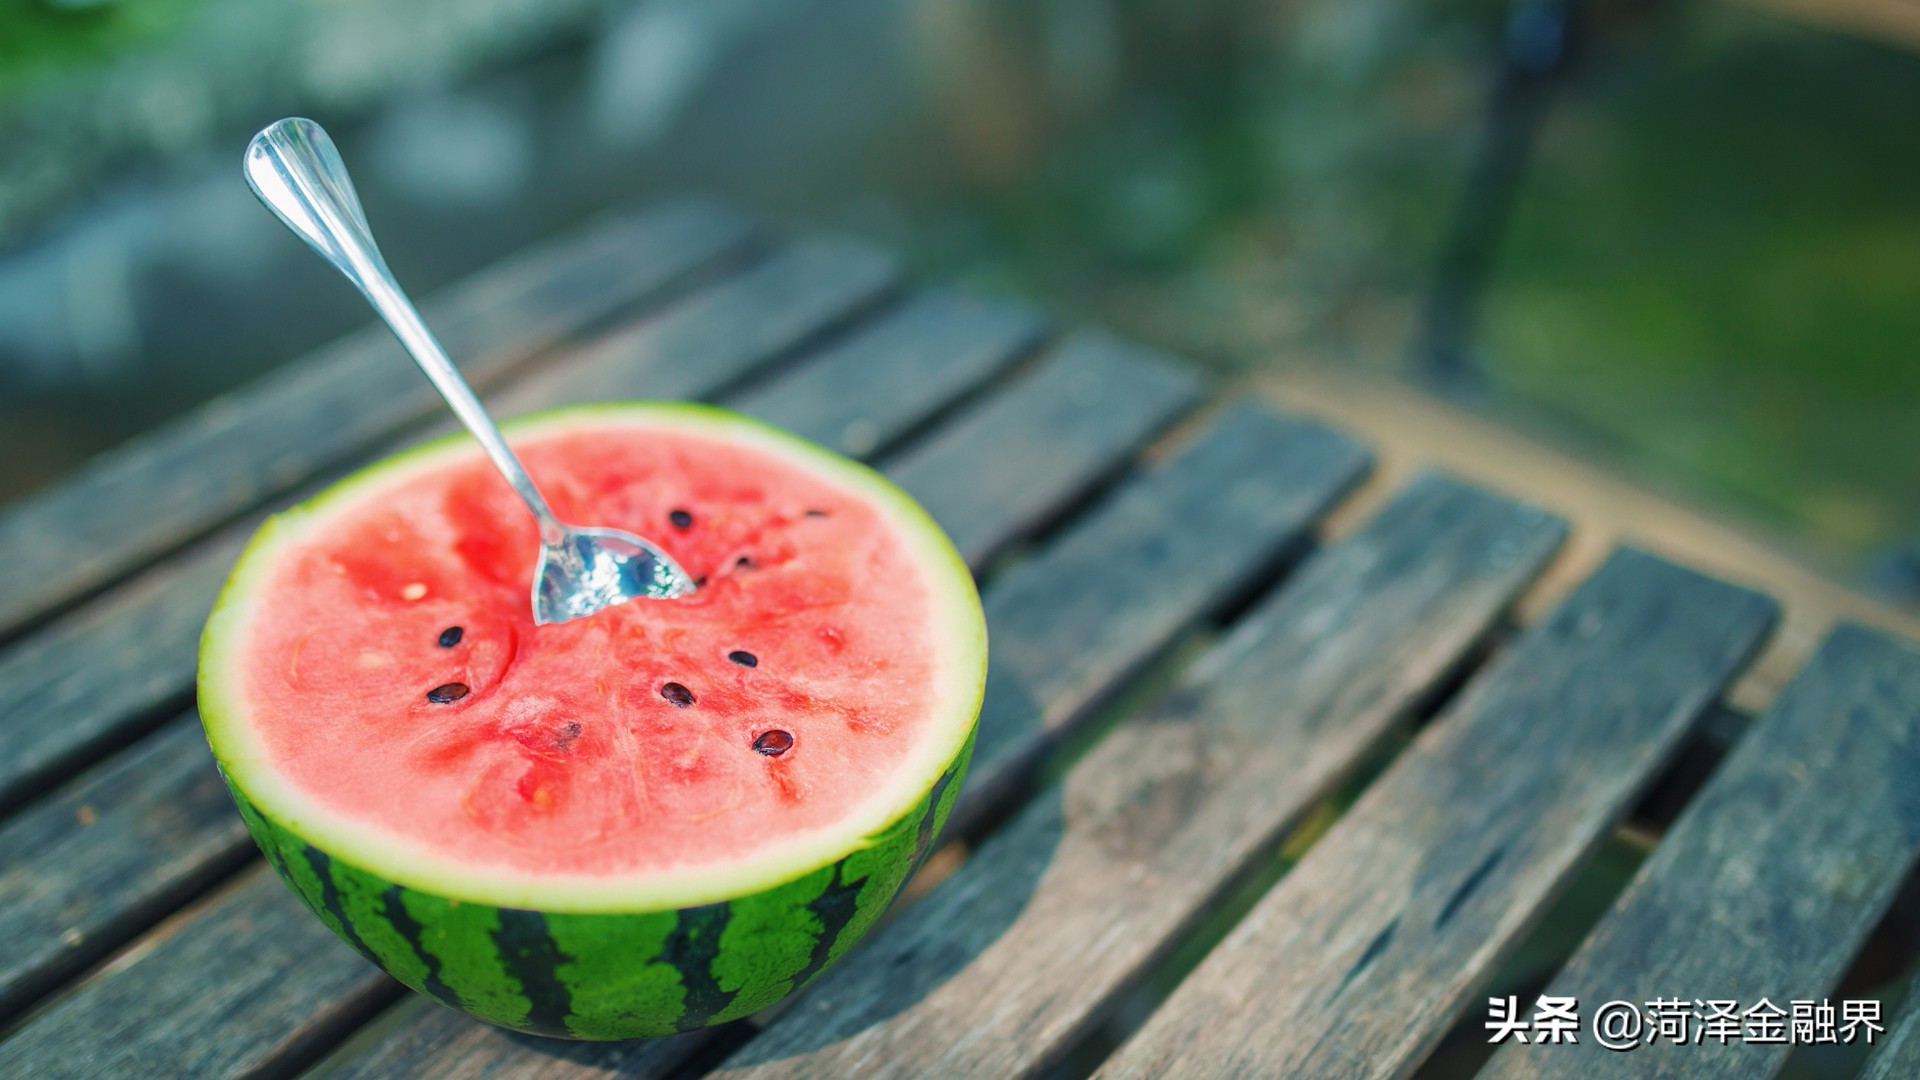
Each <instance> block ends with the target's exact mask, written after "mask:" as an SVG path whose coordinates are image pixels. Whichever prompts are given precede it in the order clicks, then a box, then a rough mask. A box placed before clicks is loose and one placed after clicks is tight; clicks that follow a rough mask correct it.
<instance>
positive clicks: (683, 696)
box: [660, 682, 693, 709]
mask: <svg viewBox="0 0 1920 1080" xmlns="http://www.w3.org/2000/svg"><path fill="white" fill-rule="evenodd" d="M660 696H661V697H663V698H666V699H667V702H668V703H669V704H672V705H676V706H678V707H680V708H682V709H684V708H686V707H687V706H689V705H691V704H693V691H691V690H689V689H687V688H686V687H684V686H681V685H680V684H679V683H677V682H670V683H666V684H665V685H663V686H661V687H660Z"/></svg>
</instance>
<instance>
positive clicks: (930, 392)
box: [733, 290, 1045, 457]
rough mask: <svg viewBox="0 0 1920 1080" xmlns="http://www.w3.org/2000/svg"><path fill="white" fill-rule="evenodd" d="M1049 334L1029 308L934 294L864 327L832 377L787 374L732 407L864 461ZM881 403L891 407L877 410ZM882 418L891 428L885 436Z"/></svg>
mask: <svg viewBox="0 0 1920 1080" xmlns="http://www.w3.org/2000/svg"><path fill="white" fill-rule="evenodd" d="M1044 330H1045V323H1044V322H1043V321H1042V320H1041V318H1040V316H1039V315H1037V314H1035V313H1034V312H1032V311H1029V310H1027V309H1025V308H1020V307H1015V306H1012V305H1010V304H1001V303H990V302H987V301H983V300H976V299H974V298H972V297H969V296H964V295H961V294H958V293H951V292H945V291H940V290H930V291H927V292H923V293H920V294H919V295H917V296H914V297H912V298H911V299H909V300H907V301H906V302H905V303H903V304H902V305H901V306H900V308H899V310H897V311H894V312H891V313H889V314H888V315H886V316H883V317H881V318H878V319H874V320H872V321H871V322H868V323H866V324H864V325H863V326H861V328H860V332H859V334H858V335H857V336H856V337H854V338H852V339H850V340H848V341H846V342H845V343H844V344H843V345H842V346H841V347H840V348H838V349H836V350H834V352H833V355H832V356H831V357H829V358H823V359H822V361H821V365H822V367H823V368H825V369H826V370H823V371H818V372H816V371H812V370H809V371H791V372H781V373H779V374H776V375H774V376H773V377H772V378H769V379H765V380H763V381H761V382H759V383H757V384H755V385H754V386H753V387H751V388H750V389H748V390H747V392H746V393H744V394H742V395H740V397H739V398H738V399H737V400H735V401H734V402H733V406H734V407H735V408H737V409H739V410H741V411H742V412H747V413H752V414H753V415H755V416H759V417H763V418H765V419H767V420H769V421H771V422H772V423H775V424H779V425H780V426H782V427H785V428H786V429H787V430H789V431H792V432H794V433H795V434H798V435H802V436H805V437H806V438H809V439H812V440H813V441H815V442H817V443H821V444H822V445H825V446H829V447H832V448H833V449H835V450H838V451H840V452H841V453H843V454H852V455H854V456H856V457H866V456H869V455H871V454H873V453H874V452H876V451H878V450H883V449H885V448H886V447H889V446H891V445H892V444H893V443H894V442H895V441H896V440H897V439H899V438H900V437H901V436H902V435H903V434H905V433H906V432H907V431H908V430H909V429H911V428H912V427H914V426H915V425H918V424H920V423H921V422H923V421H924V420H926V419H927V418H928V417H929V416H932V415H934V414H935V413H936V412H938V411H940V410H944V409H947V408H950V407H952V405H953V403H954V402H956V401H957V400H960V399H962V398H963V397H964V396H965V395H966V393H967V392H968V391H970V390H971V389H973V388H974V387H977V386H980V385H982V384H983V383H985V382H986V381H987V380H988V379H989V378H991V377H992V376H993V375H995V374H998V373H999V372H1000V371H1001V370H1003V369H1004V368H1006V367H1007V366H1008V365H1009V364H1010V363H1012V362H1013V361H1014V360H1016V359H1018V358H1019V357H1021V356H1022V355H1024V354H1025V353H1026V352H1027V351H1028V350H1029V349H1031V348H1033V347H1034V346H1036V345H1038V344H1039V342H1040V338H1041V336H1042V334H1043V332H1044ZM882 402H884V403H886V405H887V407H886V408H879V407H877V406H878V405H879V404H880V403H882ZM789 417H791V418H793V419H792V420H791V421H790V420H789V419H788V418H789ZM876 417H888V418H891V421H892V422H891V423H889V424H888V425H887V426H884V427H882V426H880V425H878V424H876V423H875V418H876Z"/></svg>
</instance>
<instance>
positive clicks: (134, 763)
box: [0, 716, 253, 1023]
mask: <svg viewBox="0 0 1920 1080" xmlns="http://www.w3.org/2000/svg"><path fill="white" fill-rule="evenodd" d="M252 851H253V843H252V841H251V840H249V839H248V837H247V831H246V828H245V826H243V825H241V823H240V818H239V815H237V814H235V813H234V811H233V800H232V798H231V797H230V796H228V794H227V789H226V785H224V784H222V783H221V782H220V774H219V773H217V772H215V771H214V768H213V759H212V757H211V756H210V755H209V754H208V753H207V746H206V740H205V738H204V737H203V736H202V735H201V733H200V725H199V723H198V721H197V720H195V718H194V717H191V716H189V717H186V718H185V719H184V720H182V721H181V722H178V723H175V724H173V725H171V726H170V727H169V728H168V729H167V730H166V731H164V732H162V733H161V734H159V735H157V736H156V737H154V738H152V739H148V740H147V741H146V742H144V743H142V744H140V745H139V746H137V747H135V748H133V749H132V750H130V751H128V752H127V753H125V754H122V755H120V756H119V757H117V758H115V759H114V760H113V761H112V762H111V763H109V764H108V765H106V766H105V767H103V768H100V769H97V770H95V771H93V772H91V773H89V774H87V776H86V777H85V778H84V780H83V781H82V782H80V783H78V784H75V785H72V786H71V787H69V788H68V789H66V790H64V791H62V792H61V793H60V794H59V795H57V796H55V797H54V798H50V799H45V800H42V801H41V802H39V803H37V804H35V805H34V807H33V809H32V810H31V811H29V812H27V813H25V814H22V815H20V816H19V817H17V818H15V819H14V820H12V821H10V822H8V823H7V824H6V826H5V827H4V828H0V1023H4V1022H5V1020H6V1018H7V1017H9V1016H11V1015H13V1014H14V1013H15V1012H16V1011H18V1010H19V1009H20V1008H21V1007H23V1006H24V1005H26V1004H27V1003H28V1002H30V1001H32V1000H33V999H34V998H35V997H37V996H39V995H40V994H41V993H42V992H43V991H45V990H47V989H49V988H51V987H52V986H54V985H56V984H57V983H59V982H60V981H61V980H64V979H66V978H69V977H71V976H72V975H74V974H75V973H76V972H78V971H79V969H80V967H81V966H82V965H83V964H85V963H86V962H88V961H89V960H92V959H93V958H95V957H98V956H100V955H103V953H104V952H105V950H106V949H108V948H111V947H112V946H113V945H116V944H118V943H120V942H122V941H125V940H126V939H127V938H129V937H131V936H132V935H133V934H135V933H138V932H139V931H141V930H143V929H145V928H146V927H148V926H151V925H153V924H154V923H156V922H158V921H159V920H160V919H161V918H162V917H164V916H165V915H166V914H167V913H168V912H169V911H171V910H173V909H174V908H176V907H178V906H179V905H180V903H181V902H182V901H183V900H184V899H186V898H187V897H188V896H191V895H192V894H193V893H195V892H196V891H198V890H199V889H201V888H204V887H205V886H206V885H207V884H208V883H210V882H212V881H215V880H217V879H218V878H219V877H220V876H222V875H224V874H226V873H228V872H230V871H232V870H233V869H234V868H235V867H236V866H238V865H240V864H241V863H243V862H244V861H246V859H247V858H248V857H249V856H250V855H251V853H252Z"/></svg>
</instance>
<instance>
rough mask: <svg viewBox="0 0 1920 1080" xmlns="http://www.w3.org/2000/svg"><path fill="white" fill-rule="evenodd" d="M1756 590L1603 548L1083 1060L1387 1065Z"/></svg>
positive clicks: (1646, 754)
mask: <svg viewBox="0 0 1920 1080" xmlns="http://www.w3.org/2000/svg"><path fill="white" fill-rule="evenodd" d="M1773 615H1774V606H1773V604H1772V603H1771V602H1770V601H1768V600H1766V599H1765V598H1764V597H1761V596H1759V595H1756V594H1754V593H1750V592H1747V591H1745V590H1742V589H1739V588H1736V587H1734V586H1731V585H1727V584H1725V583H1723V582H1719V581H1715V580H1713V579H1710V578H1706V577H1703V576H1700V575H1698V574H1695V573H1693V572H1691V571H1688V570H1684V569H1681V568H1679V567H1676V566H1673V565H1672V564H1669V563H1665V562H1662V561H1660V560H1658V559H1656V558H1654V557H1652V556H1650V555H1646V554H1643V553H1640V552H1637V551H1633V550H1622V551H1620V552H1616V553H1615V554H1614V555H1613V557H1612V558H1610V559H1609V560H1608V561H1607V562H1606V564H1605V565H1603V566H1602V567H1601V569H1600V570H1599V571H1598V572H1596V573H1595V574H1594V575H1593V576H1592V577H1591V578H1589V579H1588V580H1587V581H1586V582H1585V583H1584V584H1582V585H1581V586H1580V588H1579V589H1577V590H1576V591H1575V592H1574V594H1573V595H1572V596H1571V597H1570V598H1568V600H1567V601H1566V602H1565V603H1563V604H1562V605H1561V606H1560V607H1559V608H1558V609H1556V611H1555V612H1554V614H1553V615H1552V616H1551V617H1549V618H1548V619H1546V620H1545V621H1544V622H1543V623H1542V624H1540V625H1539V626H1537V627H1535V628H1534V629H1532V630H1530V631H1528V632H1527V633H1526V634H1525V635H1524V636H1523V637H1522V638H1521V639H1520V640H1519V641H1518V642H1517V643H1516V644H1515V645H1514V646H1513V647H1512V648H1511V649H1510V650H1509V651H1507V652H1505V653H1504V654H1502V655H1501V656H1500V657H1499V658H1498V659H1497V660H1496V661H1495V662H1494V663H1493V664H1492V665H1490V666H1489V668H1488V670H1487V671H1485V672H1483V673H1482V675H1481V676H1480V677H1479V678H1477V679H1475V680H1474V682H1473V683H1472V684H1471V685H1470V686H1469V687H1468V689H1467V691H1466V692H1465V693H1464V695H1463V696H1462V697H1461V699H1460V700H1459V701H1458V702H1457V703H1455V705H1454V706H1453V707H1451V708H1449V709H1448V710H1447V711H1446V713H1445V715H1443V716H1442V717H1441V718H1440V719H1438V720H1437V721H1436V722H1435V723H1434V724H1433V725H1432V726H1431V727H1429V728H1428V729H1426V730H1425V731H1423V732H1422V733H1421V735H1420V737H1419V738H1418V739H1417V740H1416V741H1415V743H1414V745H1413V746H1412V747H1411V748H1409V750H1408V751H1407V752H1406V753H1404V754H1402V755H1401V756H1400V757H1399V758H1398V759H1397V760H1396V761H1395V763H1394V764H1393V766H1392V767H1391V768H1389V769H1388V771H1387V772H1386V773H1385V774H1384V775H1383V776H1382V777H1381V778H1380V780H1379V781H1378V782H1376V783H1375V784H1374V785H1373V786H1372V787H1370V788H1369V789H1368V790H1367V792H1366V793H1365V794H1364V795H1362V796H1361V798H1360V800H1359V802H1358V803H1356V804H1355V806H1354V807H1353V809H1352V810H1351V811H1349V812H1348V813H1347V815H1346V816H1345V817H1344V818H1343V819H1342V820H1341V821H1340V822H1339V823H1338V824H1337V825H1335V826H1334V828H1333V830H1332V831H1331V832H1330V833H1329V834H1328V835H1327V836H1326V837H1324V838H1323V839H1322V840H1321V841H1320V843H1318V844H1317V845H1315V846H1314V847H1313V848H1312V849H1311V850H1310V851H1308V852H1307V854H1306V856H1305V857H1304V858H1303V859H1302V860H1301V862H1300V863H1299V864H1298V865H1297V866H1295V867H1294V868H1293V870H1292V871H1291V872H1290V873H1289V874H1288V875H1287V876H1286V877H1285V878H1283V879H1282V880H1281V882H1280V884H1279V885H1278V886H1276V887H1275V888H1274V889H1273V890H1272V891H1270V892H1269V893H1268V894H1267V895H1266V896H1264V897H1262V898H1261V900H1260V901H1259V902H1258V903H1257V904H1256V905H1255V906H1254V908H1253V910H1252V911H1251V912H1250V913H1249V914H1248V915H1247V917H1246V918H1245V919H1244V920H1242V921H1241V922H1240V923H1239V924H1238V925H1237V926H1236V927H1235V928H1234V929H1233V931H1232V932H1230V933H1229V934H1228V936H1227V938H1226V939H1225V940H1224V941H1223V942H1222V943H1221V944H1220V945H1219V946H1218V947H1217V948H1215V949H1214V950H1213V951H1212V952H1211V953H1210V954H1209V955H1208V957H1207V958H1206V960H1204V961H1203V962H1202V963H1201V965H1200V966H1199V968H1198V969H1197V970H1195V971H1194V972H1193V974H1191V975H1190V976H1188V977H1187V979H1186V980H1185V981H1184V982H1182V983H1181V985H1180V986H1179V988H1178V989H1176V990H1175V991H1174V993H1173V995H1172V996H1171V997H1170V998H1169V999H1168V1000H1167V1001H1166V1002H1165V1003H1164V1004H1163V1005H1162V1006H1161V1007H1160V1008H1159V1009H1158V1010H1157V1011H1156V1012H1155V1013H1154V1014H1153V1015H1152V1016H1151V1017H1150V1018H1149V1019H1148V1020H1147V1023H1146V1024H1145V1026H1144V1027H1143V1028H1142V1029H1141V1030H1140V1031H1139V1032H1138V1033H1137V1034H1135V1035H1134V1036H1133V1038H1132V1039H1131V1040H1130V1041H1128V1042H1127V1043H1125V1044H1124V1045H1122V1047H1121V1048H1120V1050H1119V1051H1118V1052H1117V1053H1116V1054H1115V1055H1114V1056H1113V1057H1112V1058H1110V1059H1109V1060H1108V1061H1107V1063H1106V1064H1105V1065H1104V1066H1103V1067H1102V1068H1101V1070H1100V1072H1099V1074H1098V1075H1100V1076H1103V1077H1133V1076H1152V1077H1169V1076H1172V1077H1190V1076H1254V1075H1261V1076H1287V1077H1297V1078H1311V1077H1322V1076H1340V1077H1365V1076H1377V1077H1389V1076H1404V1075H1406V1074H1407V1072H1408V1071H1410V1070H1411V1069H1412V1068H1413V1067H1414V1066H1415V1065H1416V1064H1417V1063H1418V1062H1419V1061H1420V1060H1421V1059H1422V1058H1423V1057H1424V1056H1425V1055H1426V1053H1427V1052H1428V1051H1429V1050H1430V1049H1432V1047H1433V1045H1434V1043H1435V1042H1437V1041H1438V1040H1439V1038H1440V1037H1441V1035H1443V1034H1444V1033H1445V1031H1446V1027H1447V1025H1448V1024H1449V1023H1450V1022H1451V1020H1452V1019H1453V1017H1454V1016H1455V1015H1457V1013H1458V1011H1459V1010H1460V1008H1461V1007H1462V1006H1464V1005H1465V1004H1466V1001H1467V998H1468V997H1469V995H1470V994H1472V993H1473V991H1474V990H1475V989H1476V988H1477V987H1478V985H1479V984H1480V981H1481V980H1482V979H1483V978H1484V977H1485V976H1486V975H1488V974H1489V972H1490V969H1491V967H1492V965H1493V964H1495V963H1496V962H1498V960H1499V959H1500V958H1501V956H1502V955H1503V954H1504V953H1506V952H1507V951H1508V950H1509V948H1510V947H1511V946H1512V945H1513V943H1514V942H1515V941H1516V940H1517V938H1518V937H1519V935H1520V934H1521V933H1522V932H1524V931H1525V929H1526V928H1527V927H1528V926H1529V925H1531V923H1532V921H1533V919H1534V918H1535V917H1536V916H1537V915H1538V913H1539V912H1540V910H1541V908H1542V907H1543V906H1544V905H1545V904H1546V903H1547V902H1548V901H1550V900H1551V899H1552V898H1553V896H1554V895H1555V893H1556V891H1557V890H1558V889H1559V887H1560V886H1561V885H1562V884H1563V883H1564V882H1565V880H1566V878H1567V877H1568V876H1569V875H1570V874H1571V873H1572V871H1573V870H1574V868H1575V867H1576V866H1577V865H1578V863H1579V862H1580V860H1581V859H1582V858H1583V857H1584V856H1585V855H1586V854H1587V852H1588V851H1589V850H1590V849H1591V848H1592V846H1593V845H1594V844H1595V843H1597V842H1598V840H1599V839H1600V838H1601V837H1602V836H1603V835H1604V834H1605V832H1606V830H1607V829H1608V828H1609V827H1610V826H1611V825H1612V824H1613V823H1614V822H1615V821H1617V820H1618V818H1619V817H1620V815H1621V814H1623V813H1624V812H1625V811H1626V810H1627V809H1628V807H1629V806H1630V805H1631V802H1632V799H1633V797H1634V796H1635V795H1636V794H1637V793H1638V792H1639V791H1640V790H1641V789H1642V788H1643V787H1644V785H1645V784H1646V783H1647V782H1648V781H1649V780H1650V778H1651V777H1652V776H1653V775H1654V773H1655V771H1656V770H1657V769H1658V768H1659V767H1660V765H1661V763H1662V762H1663V761H1664V760H1665V759H1666V758H1667V757H1668V755H1669V754H1670V753H1671V752H1672V751H1673V750H1674V749H1675V748H1676V746H1677V745H1678V743H1679V741H1680V740H1681V739H1682V737H1683V736H1684V735H1685V733H1686V731H1687V730H1688V728H1689V727H1690V726H1691V724H1692V722H1693V721H1694V720H1695V719H1697V718H1698V717H1699V715H1700V714H1701V713H1702V712H1704V711H1705V709H1706V708H1707V707H1708V706H1709V705H1710V704H1711V703H1712V702H1713V700H1714V697H1715V695H1716V694H1717V693H1718V692H1719V690H1720V688H1721V687H1722V686H1723V685H1724V683H1725V682H1726V681H1727V680H1728V679H1729V678H1731V677H1732V675H1733V674H1734V672H1735V671H1736V670H1737V669H1738V668H1739V667H1740V665H1741V664H1742V663H1743V662H1744V661H1745V660H1747V659H1748V658H1750V656H1751V655H1752V653H1753V651H1754V649H1755V648H1756V647H1757V646H1758V644H1759V642H1760V640H1761V638H1762V637H1763V636H1764V634H1765V632H1766V630H1767V628H1768V627H1769V625H1770V624H1771V622H1772V619H1773Z"/></svg>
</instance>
